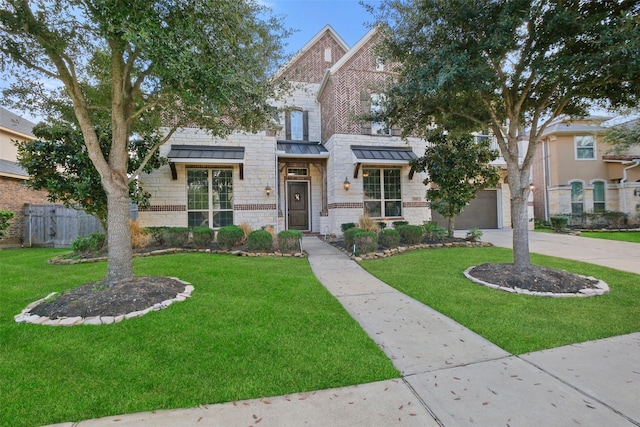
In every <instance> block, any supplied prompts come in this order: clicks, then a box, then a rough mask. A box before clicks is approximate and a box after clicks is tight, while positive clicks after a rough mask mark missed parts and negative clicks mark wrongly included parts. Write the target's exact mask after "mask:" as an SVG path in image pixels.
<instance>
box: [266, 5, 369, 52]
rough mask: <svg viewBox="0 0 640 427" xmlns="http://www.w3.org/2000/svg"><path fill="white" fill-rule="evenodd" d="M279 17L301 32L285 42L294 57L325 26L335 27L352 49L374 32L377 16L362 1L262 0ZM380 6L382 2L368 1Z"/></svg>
mask: <svg viewBox="0 0 640 427" xmlns="http://www.w3.org/2000/svg"><path fill="white" fill-rule="evenodd" d="M262 3H264V4H265V5H266V6H268V7H269V8H271V10H272V11H273V12H274V14H276V15H282V16H283V21H284V24H285V27H287V28H293V29H295V30H298V31H297V32H295V33H294V34H292V35H291V36H290V37H289V38H288V39H287V40H285V43H286V44H287V45H286V46H285V51H286V52H287V53H289V54H293V53H295V52H297V51H298V50H300V48H301V47H302V46H304V45H305V44H306V43H307V42H308V41H309V40H311V39H312V38H313V36H315V35H316V34H318V32H320V30H321V29H322V28H324V26H325V25H327V24H328V25H331V26H332V27H333V29H334V30H335V31H336V32H337V33H338V35H340V37H342V39H343V40H344V41H345V42H346V43H347V44H348V45H349V47H352V46H353V45H354V44H356V43H357V42H358V40H360V39H361V38H362V37H363V36H364V35H365V34H366V33H367V32H368V31H369V29H370V27H368V26H367V24H368V23H369V24H370V23H372V22H373V16H372V15H371V14H370V13H369V12H367V11H366V10H365V9H364V7H363V6H361V5H360V1H359V0H322V1H320V0H262ZM366 3H367V4H372V5H377V4H379V3H380V1H377V0H366Z"/></svg>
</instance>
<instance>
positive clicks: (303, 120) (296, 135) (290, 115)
mask: <svg viewBox="0 0 640 427" xmlns="http://www.w3.org/2000/svg"><path fill="white" fill-rule="evenodd" d="M285 133H286V137H285V138H286V139H287V140H288V141H308V140H309V114H308V112H307V111H303V110H301V109H295V110H291V111H288V112H287V115H286V117H285Z"/></svg>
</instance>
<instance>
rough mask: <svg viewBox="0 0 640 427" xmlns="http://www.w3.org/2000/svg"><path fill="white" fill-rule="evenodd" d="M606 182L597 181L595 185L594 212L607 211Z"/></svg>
mask: <svg viewBox="0 0 640 427" xmlns="http://www.w3.org/2000/svg"><path fill="white" fill-rule="evenodd" d="M604 189H605V183H604V181H595V182H594V183H593V211H594V212H604V211H605V210H606V206H607V205H606V196H605V194H604V191H605V190H604Z"/></svg>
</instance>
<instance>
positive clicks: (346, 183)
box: [342, 176, 351, 191]
mask: <svg viewBox="0 0 640 427" xmlns="http://www.w3.org/2000/svg"><path fill="white" fill-rule="evenodd" d="M342 186H343V187H344V189H345V190H346V191H349V188H351V183H350V182H349V178H347V177H346V176H345V177H344V182H343V183H342Z"/></svg>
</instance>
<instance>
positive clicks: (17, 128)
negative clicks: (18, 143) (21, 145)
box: [0, 107, 35, 138]
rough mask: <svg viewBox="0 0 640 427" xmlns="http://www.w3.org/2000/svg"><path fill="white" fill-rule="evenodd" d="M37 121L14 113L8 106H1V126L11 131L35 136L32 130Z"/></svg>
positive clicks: (26, 135)
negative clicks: (33, 121) (34, 121)
mask: <svg viewBox="0 0 640 427" xmlns="http://www.w3.org/2000/svg"><path fill="white" fill-rule="evenodd" d="M34 126H35V123H32V122H30V121H29V120H27V119H24V118H22V117H20V116H18V115H17V114H14V113H12V112H11V111H9V110H7V109H6V108H3V107H0V128H1V129H3V130H6V131H8V132H10V133H13V134H16V135H19V136H22V137H26V138H35V136H34V135H33V133H31V130H32V129H33V127H34Z"/></svg>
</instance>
